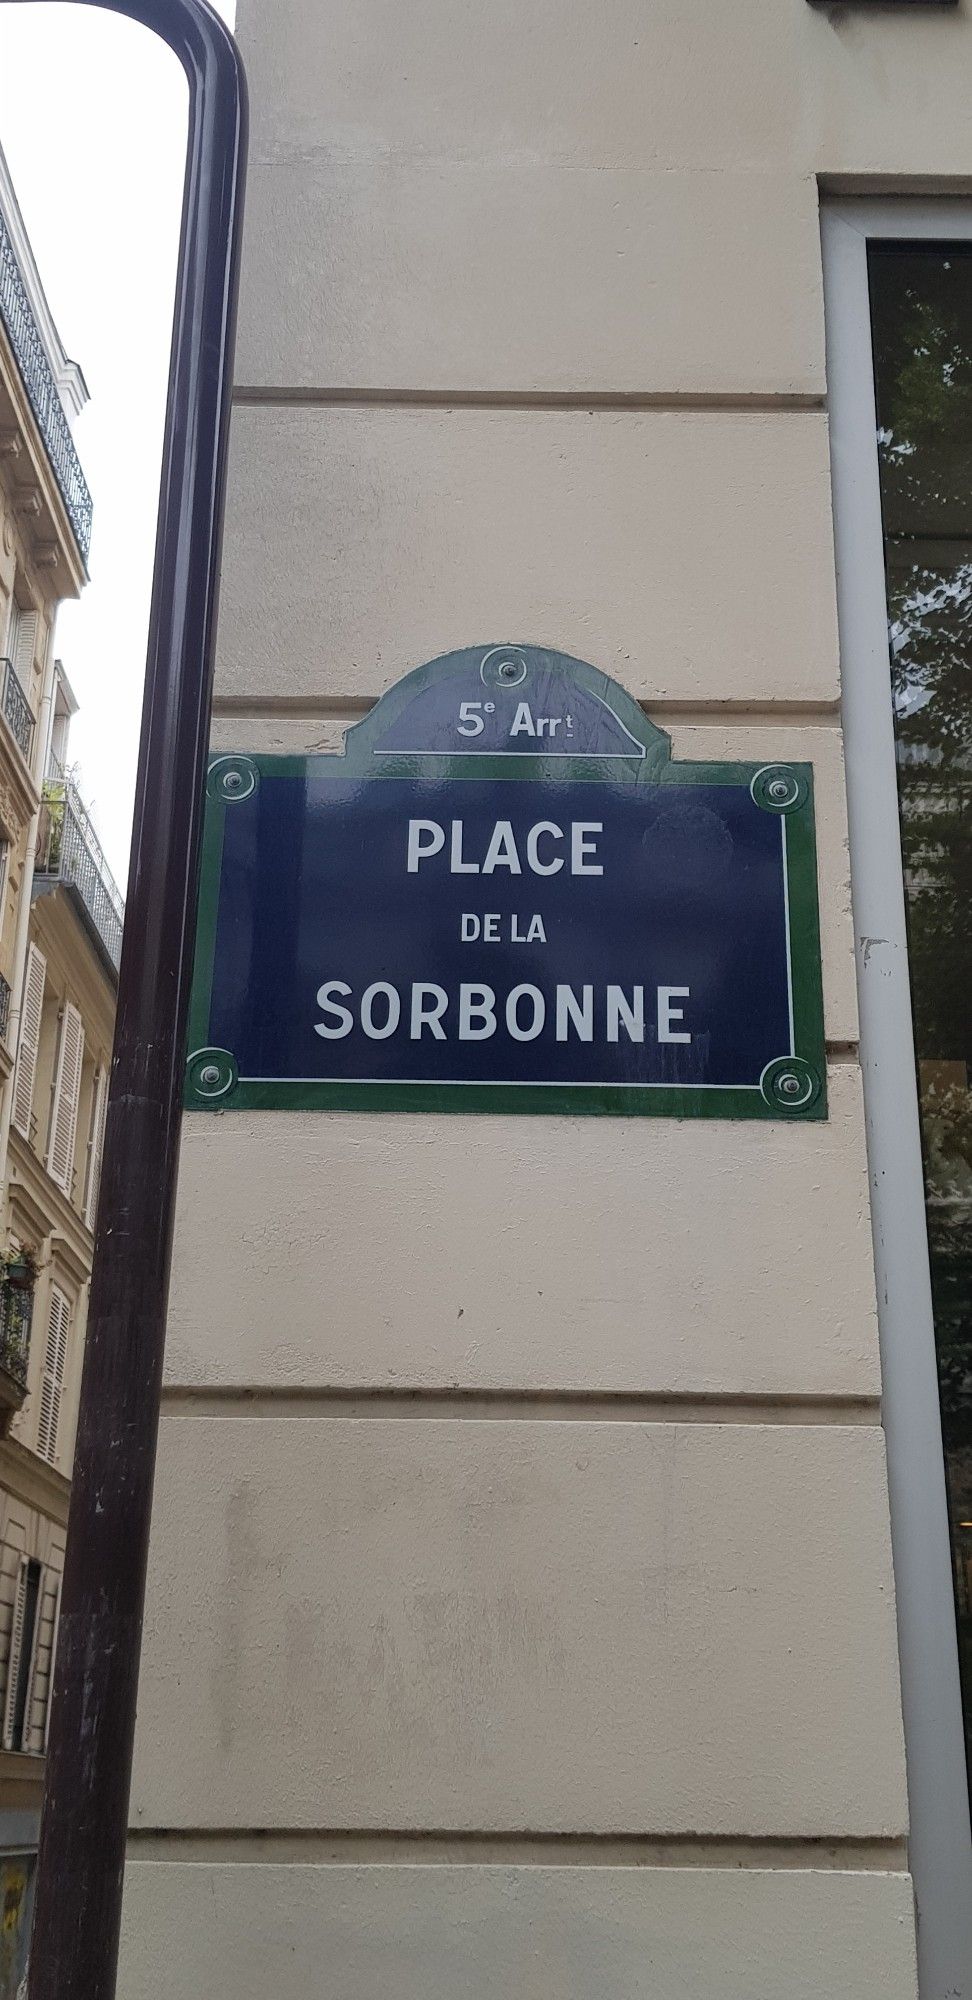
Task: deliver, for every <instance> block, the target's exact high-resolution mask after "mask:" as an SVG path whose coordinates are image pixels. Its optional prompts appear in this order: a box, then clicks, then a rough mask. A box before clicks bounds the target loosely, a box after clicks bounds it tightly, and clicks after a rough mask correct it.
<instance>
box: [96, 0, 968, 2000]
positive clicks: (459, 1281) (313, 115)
mask: <svg viewBox="0 0 972 2000" xmlns="http://www.w3.org/2000/svg"><path fill="white" fill-rule="evenodd" d="M238 34H239V38H240V42H241V46H242V49H243V54H244V58H245V60H246V63H247V67H248V73H249V80H250V88H251V100H252V119H253V126H252V155H251V169H250V182H249V193H248V214H247V225H246V242H245V263H244V273H243V291H242V305H241V322H240V337H239V348H238V361H237V385H238V386H237V391H236V406H235V411H234V421H233V431H232V443H231V477H230V487H229V500H228V516H227V531H226V543H225V555H224V569H223V582H222V595H221V617H220V634H219V643H218V662H217V681H216V704H215V721H214V731H213V744H214V748H215V749H216V750H217V751H219V752H236V753H240V754H243V753H251V754H254V753H262V752H282V753H292V754H300V755H302V754H305V753H310V752H313V751H316V750H320V749H322V748H323V749H328V750H334V751H339V750H340V747H341V743H342V739H343V733H344V730H345V729H346V728H347V727H348V726H349V725H351V724H352V723H355V722H357V721H358V720H359V719H360V718H361V717H362V716H365V715H367V714H368V713H369V712H370V710H371V708H372V706H373V704H374V703H375V701H376V699H377V698H378V697H380V696H381V695H382V694H384V693H385V692H386V691H387V690H388V689H389V688H390V687H391V686H392V685H393V684H394V683H395V682H396V681H397V680H398V679H399V678H400V677H401V676H402V675H404V674H405V673H406V672H407V671H408V670H410V669H411V668H413V667H416V666H418V665H420V664H421V663H423V662H425V661H429V660H432V659H434V658H436V657H437V656H439V655H442V654H446V653H449V652H452V651H455V650H457V649H461V648H466V647H472V646H482V648H483V649H484V652H485V650H486V649H487V648H489V647H490V646H491V645H494V644H496V643H498V642H501V641H502V642H509V643H512V642H519V643H521V644H523V645H527V644H529V645H534V646H538V647H549V648H551V649H557V650H559V651H561V652H562V653H565V654H569V655H572V656H574V657H575V658H579V659H582V660H584V661H587V662H590V663H592V664H593V665H594V666H595V667H597V668H599V669H602V670H603V671H604V672H606V673H607V674H609V675H611V676H612V677H613V678H614V679H615V680H616V681H617V682H620V683H622V684H623V686H624V687H625V688H626V689H627V690H628V691H629V693H630V694H631V695H633V696H634V697H635V698H636V700H637V701H638V702H640V703H641V704H642V706H643V709H644V711H645V713H646V714H647V716H648V717H649V718H650V719H651V720H652V721H653V722H655V723H657V724H658V725H659V727H660V728H662V729H663V730H664V731H666V732H667V733H668V734H669V735H670V737H671V741H672V746H673V752H674V754H675V755H676V756H677V757H678V758H680V759H686V760H691V759H697V760H699V761H702V762H704V761H716V760H729V761H732V760H741V761H746V762H748V761H752V762H754V763H757V764H759V765H770V764H775V763H777V762H780V763H787V762H798V763H801V764H803V763H806V764H809V765H811V766H812V768H813V774H814V788H815V800H816V821H817V854H818V891H819V901H820V918H821V956H822V972H823V1008H824V1022H825V1032H826V1045H827V1068H828V1116H827V1118H826V1119H825V1120H820V1121H818V1122H800V1121H799V1120H795V1121H793V1122H790V1123H786V1122H776V1123H774V1122H766V1123H746V1122H733V1121H729V1120H720V1119H718V1118H706V1119H699V1120H694V1121H688V1120H686V1121H683V1120H679V1119H661V1118H657V1119H655V1118H651V1117H643V1118H598V1117H590V1118H583V1117H571V1116H559V1117H558V1116H550V1115H534V1116H520V1117H517V1116H515V1115H513V1114H512V1113H511V1114H509V1115H505V1114H504V1115H490V1116H483V1117H478V1118H474V1117H469V1116H463V1115H461V1114H456V1113H452V1112H450V1113H449V1114H443V1115H436V1114H434V1113H432V1112H429V1111H417V1112H411V1113H404V1112H399V1113H397V1114H396V1113H393V1112H390V1111H387V1110H383V1111H376V1112H372V1113H370V1114H368V1115H363V1114H361V1113H359V1112H357V1111H355V1110H352V1109H344V1110H329V1111H313V1110H293V1111H286V1110H280V1109H277V1110H252V1111H236V1112H234V1111H232V1110H231V1109H226V1110H225V1112H224V1114H223V1115H220V1116H214V1115H212V1113H207V1114H203V1113H191V1114H189V1115H188V1116H187V1119H186V1124H185V1131H184V1139H183V1149H182V1164H181V1177H180V1198H179V1200H180V1205H179V1219H178V1226H177V1235H176V1244H175V1261H174V1270H173V1283H172V1297H171V1310H170V1325H169V1335H168V1351H167V1374H166V1387H165V1393H164V1405H163V1421H162V1429H161V1443H160V1453H159V1462H158V1473H157V1481H156V1500H155V1516H154V1524H153V1542H152V1552H151V1562H150V1579H149V1592H148V1606H147V1614H146V1624H145V1636H144V1651H143V1661H142V1677H141V1691H140V1702H139V1723H138V1740H137V1747H136V1764H135V1775H134V1786H133V1795H132V1809H131V1844H130V1863H129V1870H128V1879H127V1888H126V1903H125V1939H124V1946H123V1955H122V1961H121V1983H120V1992H121V1994H122V1995H123V1996H124V2000H148V1996H150V1995H151V1996H152V2000H195V1996H197V1995H199V1994H201V1993H206V1994H207V1995H208V1996H212V2000H263V1996H264V1995H265V1994H266V1993H268V1992H273V1993H274V1994H276V1995H277V1996H279V2000H304V1996H305V1995H307V1994H308V1993H310V1992H314V1993H315V1994H321V1995H325V1994H326V1995H328V1996H333V2000H378V1996H384V1995H386V1994H391V1993H393V1994H394V1995H395V1996H396V2000H419V1996H421V2000H454V1996H456V1995H458V1994H460V1993H462V1994H470V1995H476V1996H477V2000H508V1996H510V1995H514V1994H515V1995H516V1996H517V2000H528V1996H529V2000H591V1996H592V1995H594V1994H596V1995H597V1996H598V2000H676V1996H682V1995H684V1996H686V1997H687V1996H691V2000H787V1996H793V2000H796V1996H797V1995H799V1996H800V2000H833V1996H835V1995H837V1994H839V1995H841V1996H842V2000H916V1995H918V1994H919V1993H920V1995H921V2000H946V1996H949V2000H968V1996H969V1995H972V1847H970V1835H969V1793H968V1774H967V1766H966V1751H965V1740H964V1733H963V1696H962V1684H961V1673H960V1668H961V1666H962V1661H961V1657H960V1644H959V1641H960V1638H961V1639H962V1640H963V1641H965V1640H966V1639H967V1634H968V1629H969V1628H968V1618H969V1598H968V1591H969V1569H968V1563H969V1548H970V1539H969V1538H970V1536H972V1527H970V1514H972V1489H970V1484H969V1463H970V1459H969V1451H970V1445H972V1430H970V1384H972V1347H970V1340H972V1334H970V1324H969V1313H970V1292H969V1286H970V1270H972V1259H970V1238H969V1229H970V1218H972V1165H970V1161H972V1154H970V1140H969V1131H970V1126H969V1101H970V1100H969V1061H970V1058H972V1040H970V1023H969V995H970V989H972V979H970V976H969V975H970V970H972V968H970V964H969V956H968V953H969V942H968V941H969V932H970V926H969V893H970V874H969V847H968V837H969V836H968V829H969V791H968V788H969V770H970V762H969V746H970V702H972V695H970V687H969V678H970V627H969V623H968V618H969V612H968V607H969V604H970V603H972V582H970V579H972V518H970V501H969V494H970V491H972V485H970V478H969V474H970V469H972V420H970V412H972V92H970V90H969V80H970V76H972V16H970V13H969V10H968V7H967V6H966V5H961V6H956V7H935V6H928V5H924V6H922V5H914V6H910V5H906V4H890V3H889V4H888V5H886V6H884V7H880V8H877V7H869V6H866V5H854V4H850V0H848V4H844V5H840V6H833V7H827V6H814V5H810V4H807V0H738V4H735V5H733V6H731V7H725V6H723V7H720V6H717V5H713V0H664V4H660V0H659V4H653V5H648V6H645V5H634V4H629V0H618V4H615V5H613V6H611V7H607V8H604V7H602V8H595V7H590V6H578V5H576V4H575V0H558V4H557V5H551V4H550V0H519V4H517V5H516V6H512V5H509V4H506V0H490V4H487V5H486V6H485V7H484V8H478V9H470V8H465V9H462V8H456V7H455V6H452V5H448V4H444V0H420V4H417V5H413V6H409V7H402V6H395V5H390V4H389V0H361V4H358V5H356V6H354V7H349V6H342V5H332V6H326V7H322V6H320V5H319V4H317V0H273V4H272V5H271V4H269V0H241V4H240V12H239V22H238ZM889 628H890V631H891V647H890V650H889V644H888V632H889ZM899 779H900V787H899V783H898V780H899ZM936 1355H937V1356H938V1359H939V1362H940V1366H939V1365H937V1364H936ZM943 1441H944V1453H945V1454H947V1471H948V1485H946V1460H945V1455H944V1454H943ZM949 1495H950V1496H951V1504H949ZM956 1591H957V1596H956ZM970 1699H972V1697H970V1691H969V1688H968V1682H967V1681H966V1693H965V1702H966V1711H965V1712H966V1713H967V1712H968V1711H969V1705H970ZM916 1914H917V1917H918V1922H917V1923H916Z"/></svg>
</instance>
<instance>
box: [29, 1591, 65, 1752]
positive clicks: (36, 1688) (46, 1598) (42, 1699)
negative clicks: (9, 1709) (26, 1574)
mask: <svg viewBox="0 0 972 2000" xmlns="http://www.w3.org/2000/svg"><path fill="white" fill-rule="evenodd" d="M59 1602H60V1578H59V1577H58V1576H57V1575H56V1573H55V1571H54V1570H52V1569H49V1568H48V1567H47V1565H46V1564H43V1565H41V1568H40V1580H39V1583H38V1586H37V1616H36V1619H35V1621H34V1643H33V1647H32V1649H31V1660H30V1673H29V1675H28V1679H27V1696H26V1700H25V1703H24V1726H23V1734H22V1737H21V1743H20V1747H21V1749H22V1750H26V1751H27V1752H28V1753H29V1754H30V1755H32V1756H34V1757H39V1756H41V1755H42V1754H43V1750H44V1745H45V1738H46V1734H47V1701H48V1689H49V1686H50V1679H51V1670H52V1667H53V1664H54V1618H55V1613H56V1609H57V1606H58V1604H59ZM35 1709H36V1710H37V1711H38V1713H37V1714H36V1715H35V1713H34V1711H35Z"/></svg>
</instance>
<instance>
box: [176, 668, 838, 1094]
mask: <svg viewBox="0 0 972 2000" xmlns="http://www.w3.org/2000/svg"><path fill="white" fill-rule="evenodd" d="M189 1048H190V1055H189V1062H188V1075H187V1099H186V1101H187V1105H188V1106H189V1107H190V1108H191V1109H195V1110H210V1111H223V1110H233V1109H237V1108H239V1109H250V1110H252V1109H261V1108H270V1109H272V1108H277V1109H282V1108H288V1107H290V1108H294V1109H321V1110H328V1109H338V1108H342V1109H354V1110H381V1111H409V1110H426V1111H428V1110H442V1111H504V1112H507V1113H509V1112H513V1113H523V1112H527V1113H538V1112H560V1113H563V1112H569V1113H572V1114H576V1113H583V1114H587V1115H589V1114H591V1113H608V1114H614V1115H621V1116H645V1115H649V1116H658V1115H668V1116H675V1117H700V1116H701V1117H736V1118H738V1117H745V1118H822V1117H826V1079H825V1052H824V1039H823V1019H822V1003H821V988H820V948H819V924H818V914H817V887H816V861H815V852H814V831H813V774H812V770H811V768H810V766H809V765H805V764H768V763H767V764H762V765H760V764H743V763H738V764H737V763H725V764H702V763H681V762H678V761H676V760H674V759H673V758H672V755H671V743H670V741H669V738H668V737H667V735H666V734H665V732H664V731H663V730H661V729H658V728H657V727H656V726H655V724H654V723H652V722H650V721H649V720H648V718H647V717H646V716H645V714H644V713H643V711H642V710H641V708H640V707H639V706H638V703H637V702H636V701H634V700H633V699H632V697H631V695H630V694H628V692H627V691H626V690H625V689H624V688H622V687H621V686H619V684H618V682H617V681H614V680H612V679H611V678H610V677H609V676H608V675H607V674H604V673H601V672H599V671H598V669H597V668H596V667H593V666H589V665H588V664H587V663H586V662H584V661H582V660H576V659H573V658H571V657H570V655H568V654H565V653H560V652H556V651H551V650H549V649H547V648H544V647H540V646H530V645H519V644H506V643H495V644H489V645H481V646H470V647H466V648H464V649H462V650H461V651H458V652H454V653H447V654H445V655H443V656H442V657H441V658H440V659H436V660H432V661H429V662H428V663H427V664H426V665H425V666H421V667H418V668H416V669H415V670H414V672H412V673H409V674H407V675H405V676H404V678H403V679H402V680H400V681H398V682H397V683H396V684H395V686H393V687H392V688H391V689H389V691H388V693H387V694H385V695H383V696H382V698H381V700H380V701H378V702H377V703H376V705H375V707H374V708H373V709H372V711H371V712H370V714H369V715H368V716H366V717H365V718H364V719H363V720H362V721H361V722H359V723H357V724H355V725H354V727H352V728H350V729H348V731H347V732H346V737H345V750H344V753H343V755H339V756H331V755H326V756H325V755H314V756H300V757H270V756H260V755H249V754H247V753H245V752H243V751H241V752H240V753H238V754H233V753H230V754H224V755H221V756H219V757H216V758H214V759H213V760H212V762H211V765H210V771H209V779H208V784H207V821H206V833H205V843H204V862H203V886H202V899H201V909H200V924H199V934H198V940H197V952H196V970H195V980H194V992H193V1004H192V1014H191V1023H190V1043H189Z"/></svg>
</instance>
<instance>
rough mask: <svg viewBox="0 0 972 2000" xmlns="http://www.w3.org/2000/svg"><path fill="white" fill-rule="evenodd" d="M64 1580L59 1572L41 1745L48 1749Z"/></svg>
mask: <svg viewBox="0 0 972 2000" xmlns="http://www.w3.org/2000/svg"><path fill="white" fill-rule="evenodd" d="M63 1582H64V1578H63V1576H62V1575H61V1573H60V1572H58V1578H57V1589H56V1594H55V1597H54V1623H53V1628H52V1631H51V1658H50V1664H49V1666H48V1669H47V1693H46V1695H45V1698H44V1741H43V1744H42V1746H41V1747H42V1749H44V1750H46V1749H47V1743H48V1738H49V1736H50V1733H51V1701H52V1699H53V1695H54V1663H55V1661H56V1659H57V1641H58V1634H59V1633H60V1630H61V1586H62V1584H63Z"/></svg>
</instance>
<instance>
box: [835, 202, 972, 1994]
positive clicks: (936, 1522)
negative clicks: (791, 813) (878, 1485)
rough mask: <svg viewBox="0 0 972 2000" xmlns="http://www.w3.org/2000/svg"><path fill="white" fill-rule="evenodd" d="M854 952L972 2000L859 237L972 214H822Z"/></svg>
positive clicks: (909, 1496)
mask: <svg viewBox="0 0 972 2000" xmlns="http://www.w3.org/2000/svg"><path fill="white" fill-rule="evenodd" d="M822 229H823V253H824V298H825V308H826V329H827V392H828V405H829V410H830V444H831V470H832V479H833V498H834V527H835V536H836V554H837V610H838V622H839V630H840V651H841V685H842V714H843V725H844V744H845V753H846V761H847V802H848V816H849V825H850V853H851V883H852V891H853V910H854V947H855V956H856V960H857V985H858V1000H859V1006H860V1022H861V1066H862V1070H863V1076H864V1108H865V1118H866V1126H867V1151H868V1168H869V1176H870V1187H871V1221H872V1229H873V1237H874V1264H875V1276H876V1280H877V1297H878V1323H879V1328H880V1338H881V1370H882V1390H883V1396H882V1408H883V1420H884V1429H885V1434H886V1438H887V1451H888V1481H889V1488H890V1497H891V1539H892V1546H893V1551H894V1570H895V1593H896V1600H897V1616H898V1645H899V1654H900V1661H901V1699H902V1709H903V1713H904V1727H905V1748H906V1753H907V1762H908V1800H909V1815H910V1836H909V1846H908V1853H909V1863H910V1867H911V1872H912V1876H913V1878H914V1883H915V1898H916V1903H917V1908H918V1978H919V1992H920V1994H921V1995H922V1997H923V2000H941V1996H942V1995H945V1994H952V1995H955V1996H957V2000H970V1996H972V1829H970V1818H969V1793H968V1786H967V1782H966V1763H965V1742H964V1730H963V1724H962V1703H961V1690H960V1685H959V1669H958V1649H957V1643H956V1625H955V1602H954V1592H953V1582H952V1563H951V1551H950V1543H949V1524H948V1507H947V1501H946V1490H945V1469H944V1460H943V1453H942V1430H941V1413H940V1407H939V1400H938V1371H937V1367H936V1360H935V1329H934V1317H933V1312H932V1293H931V1278H930V1273H929V1265H928V1240H927V1234H926V1228H925V1199H924V1180H923V1175H922V1160H921V1137H920V1127H919V1117H918V1091H917V1083H916V1078H915V1055H914V1038H913V1032H912V1017H911V988H910V981H909V968H908V948H907V933H906V929H905V898H904V874H903V867H902V857H901V836H900V826H899V820H898V789H897V772H896V764H895V745H894V725H893V718H892V710H891V681H890V671H889V660H888V614H887V598H886V591H885V575H884V541H883V535H882V525H881V494H880V481H879V468H878V455H877V444H876V431H877V417H876V410H875V393H874V365H873V354H872V345H871V324H870V312H869V300H868V285H867V246H868V242H869V240H874V239H881V238H883V239H889V238H890V239H898V240H901V241H905V242H907V241H921V240H926V241H934V242H943V243H947V242H958V241H960V240H969V241H972V205H970V204H969V203H968V202H966V201H958V200H948V199H942V200H937V201H912V200H903V199H891V198H880V199H879V198H869V199H866V200H860V201H850V200H848V201H840V202H836V201H835V202H834V203H832V204H828V205H827V206H826V207H825V208H824V210H823V215H822Z"/></svg>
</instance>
